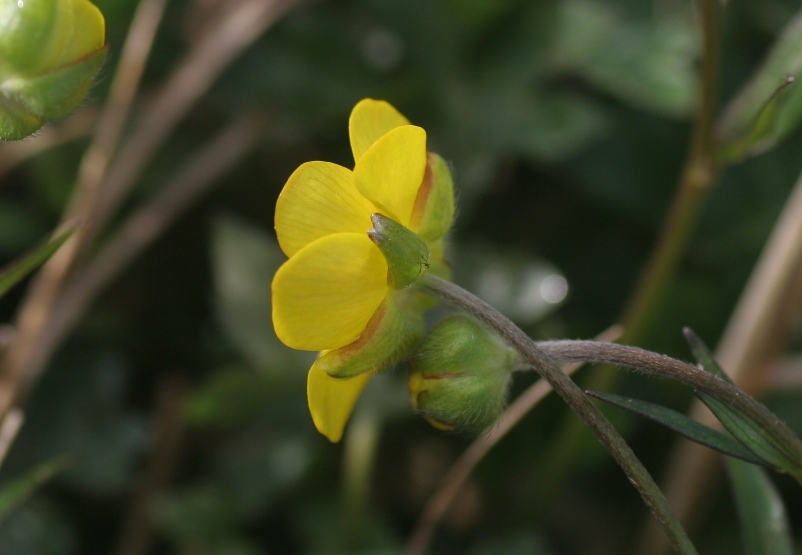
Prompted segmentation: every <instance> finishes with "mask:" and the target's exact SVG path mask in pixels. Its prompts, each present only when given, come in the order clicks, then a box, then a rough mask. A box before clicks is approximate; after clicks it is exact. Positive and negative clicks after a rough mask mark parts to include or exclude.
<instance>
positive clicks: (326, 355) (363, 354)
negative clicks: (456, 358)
mask: <svg viewBox="0 0 802 555" xmlns="http://www.w3.org/2000/svg"><path fill="white" fill-rule="evenodd" d="M414 303H415V300H414V299H407V298H398V297H397V296H394V295H388V297H387V298H386V299H385V300H384V302H383V303H382V304H381V305H380V306H379V308H378V309H377V310H376V312H375V313H374V315H373V317H372V318H371V319H370V321H369V322H368V325H367V327H366V328H365V331H364V332H362V334H361V335H360V336H359V338H358V339H357V340H356V341H354V342H353V343H351V344H350V345H346V346H345V347H341V348H339V349H334V350H331V351H323V352H321V353H320V356H319V357H318V359H317V361H316V362H315V365H316V366H317V367H318V368H320V369H321V370H323V371H324V372H326V373H327V374H328V375H330V376H332V377H333V378H353V377H354V376H358V375H359V374H363V373H365V372H373V373H376V372H380V371H381V370H384V369H385V368H388V367H390V366H392V365H393V364H395V363H397V362H399V361H401V360H403V359H405V358H406V357H408V356H409V354H410V352H412V349H414V348H415V346H416V345H417V344H418V342H419V341H420V339H421V337H422V336H423V331H424V325H423V313H422V312H421V311H420V310H419V309H418V307H417V306H415V304H414Z"/></svg>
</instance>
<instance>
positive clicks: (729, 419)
mask: <svg viewBox="0 0 802 555" xmlns="http://www.w3.org/2000/svg"><path fill="white" fill-rule="evenodd" d="M696 396H697V397H699V399H701V401H702V402H703V403H704V404H705V405H707V407H708V408H709V409H710V411H711V412H712V413H713V414H715V415H716V418H718V419H719V422H721V424H722V425H723V426H724V427H725V428H726V429H727V431H728V432H730V433H731V434H732V435H733V437H735V439H737V440H738V441H740V442H741V443H742V444H743V445H744V446H745V447H746V448H747V449H749V450H750V451H752V452H753V453H754V454H755V455H757V456H758V457H759V458H760V459H761V460H762V461H763V464H766V465H768V466H770V467H772V468H773V469H775V470H777V471H778V472H787V473H789V474H795V473H796V472H797V468H798V465H797V464H796V463H795V462H794V460H793V459H792V458H791V457H790V456H789V455H788V454H787V453H786V452H785V451H784V450H783V449H782V448H781V447H780V446H779V445H777V443H776V442H775V441H774V439H773V437H772V435H771V434H770V433H769V432H767V431H766V430H765V429H763V428H762V427H761V426H759V425H758V424H757V423H756V422H755V421H754V420H752V419H751V418H749V417H747V416H746V415H744V414H743V413H741V412H739V411H736V410H733V409H732V408H730V407H729V406H727V405H725V404H724V403H723V402H721V401H719V400H718V399H716V398H714V397H712V396H710V395H708V394H707V393H705V392H703V391H697V392H696Z"/></svg>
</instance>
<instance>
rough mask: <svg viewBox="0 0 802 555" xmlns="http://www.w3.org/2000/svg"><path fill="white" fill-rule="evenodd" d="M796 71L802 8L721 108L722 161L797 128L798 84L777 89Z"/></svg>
mask: <svg viewBox="0 0 802 555" xmlns="http://www.w3.org/2000/svg"><path fill="white" fill-rule="evenodd" d="M800 72H802V11H799V12H797V14H796V16H795V17H794V18H793V19H792V20H791V22H790V23H789V24H788V25H787V26H786V28H785V30H784V31H783V32H782V34H781V35H780V37H779V38H778V39H777V42H776V43H775V44H774V47H773V48H772V49H771V51H770V52H769V54H768V56H767V57H766V59H765V60H764V61H763V63H762V64H761V66H760V67H759V68H758V69H757V71H756V72H755V73H754V75H753V76H752V78H751V79H750V80H749V82H748V83H746V84H745V85H744V86H743V88H742V89H741V92H740V93H739V94H738V95H737V96H736V97H735V98H734V99H733V100H732V101H731V102H730V104H729V105H728V106H727V108H726V110H725V111H724V115H723V117H722V118H721V121H720V123H719V125H718V137H719V142H720V143H721V144H722V145H724V147H723V150H722V152H721V156H723V157H725V161H730V162H732V161H738V160H739V159H740V158H743V157H744V156H749V155H754V154H759V153H761V152H764V151H766V150H768V149H769V148H771V147H773V146H774V145H776V144H777V143H778V142H780V141H781V140H782V139H784V138H785V137H786V136H787V135H788V134H789V133H791V131H793V130H794V129H796V128H797V126H798V125H799V123H800V121H802V87H799V86H791V87H789V88H788V90H787V91H786V92H784V93H783V94H778V92H779V91H780V90H781V89H782V88H783V86H784V85H783V84H784V83H786V81H787V79H788V77H789V76H792V77H793V76H799V74H800ZM767 110H768V111H767ZM761 120H762V121H761Z"/></svg>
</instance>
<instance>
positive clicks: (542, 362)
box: [421, 274, 697, 554]
mask: <svg viewBox="0 0 802 555" xmlns="http://www.w3.org/2000/svg"><path fill="white" fill-rule="evenodd" d="M421 289H422V291H423V292H424V293H428V294H430V295H432V296H434V297H437V298H439V299H441V300H443V301H445V302H447V303H449V304H451V305H454V306H456V307H459V308H461V309H463V310H465V311H466V312H468V313H469V314H472V315H473V316H475V317H476V318H478V319H479V320H481V321H482V322H484V323H485V324H486V325H487V326H489V327H491V328H492V329H494V330H495V331H496V332H498V333H499V334H500V335H501V336H502V337H503V338H504V339H505V340H507V341H508V342H509V343H510V345H512V346H513V347H514V348H515V349H516V350H518V352H519V353H520V354H521V356H522V357H524V359H525V360H526V361H527V362H528V363H529V364H531V365H532V366H533V367H534V369H535V370H536V371H537V372H538V373H539V374H540V375H541V376H542V377H543V379H544V380H546V381H547V382H548V383H549V385H551V387H552V388H553V389H554V391H556V392H557V394H558V395H560V397H562V398H563V400H565V402H566V403H567V404H568V406H569V407H570V408H571V409H572V410H573V411H574V412H575V413H576V414H577V415H578V416H579V417H580V418H581V419H582V420H583V421H584V422H585V424H587V425H588V427H589V428H590V429H591V430H592V431H593V433H594V434H595V435H596V437H597V438H598V439H599V441H601V443H602V444H603V445H604V446H605V447H606V448H607V450H608V451H609V452H610V454H611V455H612V456H613V458H615V460H616V462H617V463H618V465H619V466H620V467H621V468H622V469H623V471H624V473H625V474H626V475H627V477H628V478H629V480H630V481H631V482H632V483H633V485H634V486H635V488H636V489H637V490H638V493H640V495H641V497H642V498H643V500H644V502H645V503H646V505H647V506H648V507H649V509H650V510H651V511H652V514H654V516H655V517H656V518H657V520H658V521H659V522H660V523H661V524H662V525H663V528H664V530H665V532H666V534H667V535H668V537H669V538H670V540H671V542H672V543H673V544H674V547H675V548H676V549H677V551H678V552H679V553H682V554H695V553H697V551H696V549H695V548H694V547H693V544H692V543H691V541H690V539H689V538H688V535H687V534H686V533H685V530H684V529H683V528H682V526H681V525H680V523H679V521H678V520H677V518H676V517H675V516H674V513H673V512H672V511H671V508H670V507H669V506H668V503H667V501H666V499H665V497H664V496H663V493H662V492H661V491H660V489H659V488H658V487H657V484H656V483H655V482H654V480H653V479H652V477H651V476H650V475H649V473H648V472H647V471H646V469H645V468H644V466H643V465H642V464H641V462H640V461H639V460H638V458H637V457H636V456H635V454H634V453H633V452H632V449H630V447H629V445H627V443H626V442H625V441H624V438H622V437H621V435H620V434H619V433H618V432H617V431H616V430H615V428H613V426H612V424H610V422H609V421H608V420H607V419H606V418H605V417H604V415H603V414H602V413H601V411H600V410H599V409H598V408H596V406H595V405H594V404H593V403H591V401H590V399H589V398H588V397H587V396H586V395H585V394H584V392H583V391H582V390H581V389H580V388H579V386H577V385H576V384H575V383H574V382H573V381H572V380H571V379H570V378H569V377H568V376H567V375H565V374H564V373H563V371H562V370H560V368H559V367H558V366H557V365H556V364H555V363H554V362H553V361H552V360H551V359H550V358H549V356H548V355H547V354H546V353H544V352H543V351H542V350H540V349H539V348H538V347H537V345H536V344H535V342H534V341H533V340H532V339H531V338H530V337H529V336H527V335H526V334H525V333H524V332H523V331H521V330H520V329H519V328H518V327H517V326H516V325H515V324H513V323H512V321H510V320H509V319H508V318H507V317H506V316H504V315H503V314H501V313H500V312H498V311H497V310H496V309H494V308H493V307H492V306H490V305H489V304H487V303H485V302H484V301H483V300H481V299H479V298H478V297H476V296H475V295H473V294H471V293H469V292H467V291H465V290H464V289H462V288H461V287H459V286H458V285H456V284H454V283H451V282H449V281H446V280H443V279H440V278H438V277H436V276H433V275H431V274H426V275H425V276H424V277H423V278H422V280H421Z"/></svg>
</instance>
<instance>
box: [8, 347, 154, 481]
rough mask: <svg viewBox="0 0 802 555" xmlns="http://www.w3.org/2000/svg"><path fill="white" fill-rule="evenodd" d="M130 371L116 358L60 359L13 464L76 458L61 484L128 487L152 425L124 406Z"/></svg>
mask: <svg viewBox="0 0 802 555" xmlns="http://www.w3.org/2000/svg"><path fill="white" fill-rule="evenodd" d="M126 372H127V369H126V368H125V367H124V366H123V365H122V364H120V363H119V361H118V360H117V359H115V358H114V357H108V356H107V357H97V358H95V357H88V356H85V355H84V356H74V357H70V358H66V359H61V360H59V361H58V362H56V363H55V364H54V365H53V367H52V371H51V372H48V373H47V374H46V375H45V377H44V379H43V380H42V382H41V383H40V384H39V387H38V388H37V390H36V392H35V393H34V395H33V397H32V398H31V400H30V403H29V404H28V410H27V414H26V422H25V427H24V428H23V432H22V433H21V434H20V436H19V438H18V439H17V441H16V443H15V445H14V450H12V452H11V453H10V455H9V459H8V461H7V463H6V464H7V466H8V468H9V469H10V470H11V469H19V468H28V467H30V466H32V465H33V462H35V461H40V460H48V459H50V458H53V457H55V456H59V455H67V456H70V457H71V459H72V460H73V462H74V464H73V465H71V466H70V467H69V468H68V469H66V470H65V471H64V472H63V473H62V474H60V475H59V476H58V477H57V480H58V483H59V484H60V485H66V486H69V487H70V488H71V489H73V490H74V491H80V492H84V493H90V494H92V495H110V494H118V493H121V492H123V491H127V488H129V487H130V482H131V480H132V479H133V476H134V473H135V472H136V471H137V470H138V468H139V465H140V463H141V456H142V452H143V450H144V448H145V446H146V441H147V439H148V436H147V432H148V428H147V424H146V421H145V419H144V418H143V417H142V416H141V415H140V414H138V413H136V412H133V411H131V410H130V409H127V408H126V407H125V406H124V404H123V399H124V395H125V394H126V393H127V391H126V378H127V375H126Z"/></svg>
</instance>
